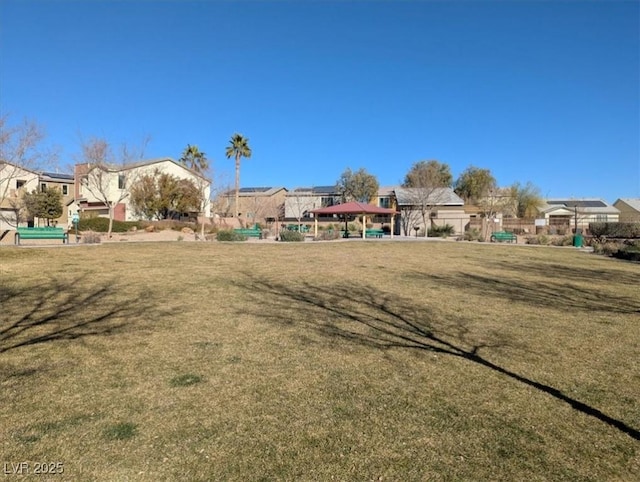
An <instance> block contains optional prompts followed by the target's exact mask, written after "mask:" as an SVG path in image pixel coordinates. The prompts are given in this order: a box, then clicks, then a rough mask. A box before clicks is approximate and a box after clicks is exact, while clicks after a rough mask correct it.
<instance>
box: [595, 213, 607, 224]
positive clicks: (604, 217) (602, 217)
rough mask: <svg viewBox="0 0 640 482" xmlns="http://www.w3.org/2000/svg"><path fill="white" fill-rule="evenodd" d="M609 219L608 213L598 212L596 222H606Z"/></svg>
mask: <svg viewBox="0 0 640 482" xmlns="http://www.w3.org/2000/svg"><path fill="white" fill-rule="evenodd" d="M607 220H608V218H607V215H606V214H596V223H606V222H607Z"/></svg>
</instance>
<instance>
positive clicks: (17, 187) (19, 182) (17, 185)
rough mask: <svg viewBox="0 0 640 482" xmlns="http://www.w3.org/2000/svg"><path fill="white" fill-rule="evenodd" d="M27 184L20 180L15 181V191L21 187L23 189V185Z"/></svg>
mask: <svg viewBox="0 0 640 482" xmlns="http://www.w3.org/2000/svg"><path fill="white" fill-rule="evenodd" d="M26 183H27V181H21V180H20V179H18V180H17V181H16V189H20V188H21V187H24V185H25V184H26Z"/></svg>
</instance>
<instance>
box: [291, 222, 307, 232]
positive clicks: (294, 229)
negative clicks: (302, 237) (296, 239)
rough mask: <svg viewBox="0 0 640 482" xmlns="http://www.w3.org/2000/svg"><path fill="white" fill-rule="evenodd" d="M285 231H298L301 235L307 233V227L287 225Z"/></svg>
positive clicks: (304, 225)
mask: <svg viewBox="0 0 640 482" xmlns="http://www.w3.org/2000/svg"><path fill="white" fill-rule="evenodd" d="M287 229H288V230H289V231H300V232H301V233H303V234H304V233H308V232H309V226H307V225H306V224H303V225H302V226H298V225H297V224H287Z"/></svg>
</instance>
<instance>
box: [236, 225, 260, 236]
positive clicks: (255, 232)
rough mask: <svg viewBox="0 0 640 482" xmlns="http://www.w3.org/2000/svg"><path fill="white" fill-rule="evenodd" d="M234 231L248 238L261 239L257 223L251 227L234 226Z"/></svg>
mask: <svg viewBox="0 0 640 482" xmlns="http://www.w3.org/2000/svg"><path fill="white" fill-rule="evenodd" d="M234 231H235V232H236V233H238V234H242V235H243V236H246V237H248V238H258V239H262V230H261V229H260V228H259V227H258V226H257V225H255V226H254V227H252V228H236V229H234Z"/></svg>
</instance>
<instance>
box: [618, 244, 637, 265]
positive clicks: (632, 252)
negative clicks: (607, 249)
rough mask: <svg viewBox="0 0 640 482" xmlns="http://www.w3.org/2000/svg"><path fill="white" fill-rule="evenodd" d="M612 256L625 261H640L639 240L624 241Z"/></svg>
mask: <svg viewBox="0 0 640 482" xmlns="http://www.w3.org/2000/svg"><path fill="white" fill-rule="evenodd" d="M612 256H613V257H615V258H618V259H624V260H627V261H636V262H640V241H634V242H631V243H625V244H624V246H622V248H621V249H619V250H618V251H617V252H615V253H612Z"/></svg>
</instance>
